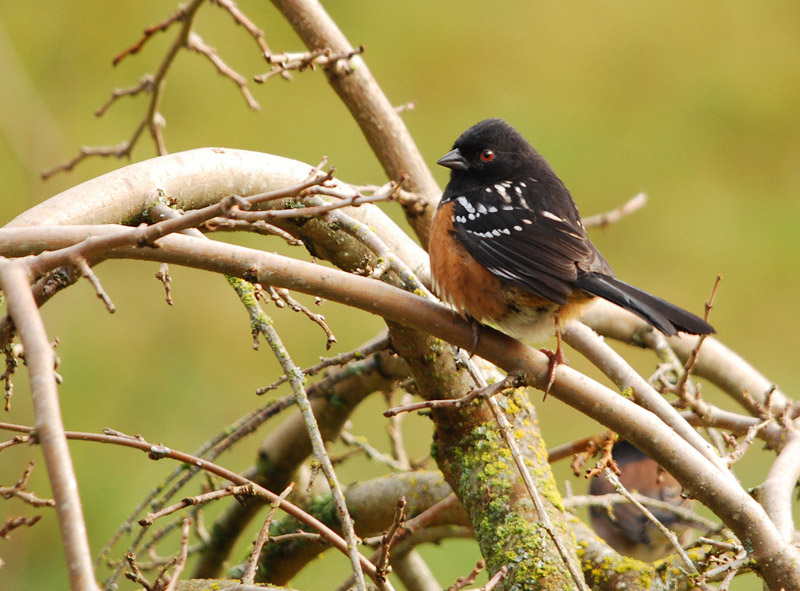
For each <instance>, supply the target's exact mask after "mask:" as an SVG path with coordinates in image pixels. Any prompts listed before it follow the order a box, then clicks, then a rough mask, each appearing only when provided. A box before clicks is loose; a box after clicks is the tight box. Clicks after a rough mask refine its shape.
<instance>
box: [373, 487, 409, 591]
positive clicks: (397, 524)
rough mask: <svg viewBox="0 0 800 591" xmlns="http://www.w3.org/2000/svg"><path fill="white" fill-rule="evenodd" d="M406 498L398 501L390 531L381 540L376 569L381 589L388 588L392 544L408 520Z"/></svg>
mask: <svg viewBox="0 0 800 591" xmlns="http://www.w3.org/2000/svg"><path fill="white" fill-rule="evenodd" d="M405 508H406V498H405V497H400V498H399V499H397V503H396V504H395V508H394V518H393V519H392V524H391V525H390V526H389V529H388V530H386V533H385V534H384V535H383V538H382V539H381V547H380V550H379V552H378V559H377V560H376V561H375V569H376V571H377V573H378V580H379V583H378V587H380V588H381V589H385V588H386V582H387V580H388V577H389V571H390V570H391V569H390V568H389V554H390V551H391V547H392V544H393V543H394V539H395V537H396V536H397V531H398V529H399V528H401V527H402V526H403V523H405V520H406V513H405Z"/></svg>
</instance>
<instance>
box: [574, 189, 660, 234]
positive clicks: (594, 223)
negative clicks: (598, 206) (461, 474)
mask: <svg viewBox="0 0 800 591" xmlns="http://www.w3.org/2000/svg"><path fill="white" fill-rule="evenodd" d="M645 205H647V194H646V193H639V194H637V195H635V196H633V197H632V198H631V199H630V200H628V201H627V202H626V203H624V204H622V205H620V206H619V207H618V208H616V209H613V210H611V211H609V212H606V213H601V214H598V215H592V216H589V217H587V218H583V220H581V221H582V222H583V225H584V227H586V228H595V227H599V228H601V229H605V228H607V227H608V226H610V225H611V224H614V223H616V222H618V221H619V220H621V219H622V218H624V217H627V216H629V215H630V214H632V213H634V212H635V211H637V210H639V209H641V208H643V207H644V206H645Z"/></svg>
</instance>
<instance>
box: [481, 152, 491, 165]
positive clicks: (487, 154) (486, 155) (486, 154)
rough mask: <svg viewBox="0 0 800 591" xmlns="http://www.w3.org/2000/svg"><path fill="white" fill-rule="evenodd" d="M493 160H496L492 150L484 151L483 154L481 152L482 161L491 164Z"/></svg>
mask: <svg viewBox="0 0 800 591" xmlns="http://www.w3.org/2000/svg"><path fill="white" fill-rule="evenodd" d="M492 159H494V152H492V151H491V150H484V151H483V152H481V160H483V161H484V162H489V161H491V160H492Z"/></svg>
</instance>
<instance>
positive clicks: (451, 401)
mask: <svg viewBox="0 0 800 591" xmlns="http://www.w3.org/2000/svg"><path fill="white" fill-rule="evenodd" d="M519 385H520V381H519V378H518V377H516V376H507V377H506V378H505V379H504V380H501V381H499V382H495V383H494V384H491V385H489V386H484V387H483V388H476V389H475V390H472V391H471V392H469V393H468V394H465V395H464V396H462V397H461V398H441V399H437V400H423V401H422V402H414V403H411V404H404V405H402V406H397V407H395V408H390V409H388V410H385V411H383V416H385V417H387V418H388V417H393V416H395V415H398V414H400V413H404V412H413V411H415V410H423V409H429V408H449V407H453V408H463V407H464V406H466V405H467V404H469V403H470V402H472V401H473V400H475V399H476V398H487V399H488V398H491V397H492V396H494V395H495V394H498V393H500V392H502V391H503V390H506V389H508V388H516V387H518V386H519Z"/></svg>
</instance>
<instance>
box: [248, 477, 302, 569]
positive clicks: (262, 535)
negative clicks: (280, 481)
mask: <svg viewBox="0 0 800 591" xmlns="http://www.w3.org/2000/svg"><path fill="white" fill-rule="evenodd" d="M293 490H294V482H292V483H290V484H289V486H287V487H286V488H285V489H284V490H283V492H282V493H281V494H280V496H279V497H278V499H277V500H275V501H273V502H272V507H270V510H269V513H267V518H266V519H265V520H264V525H262V526H261V531H259V532H258V537H257V538H256V541H255V542H253V551H252V552H251V553H250V556H249V557H248V559H247V565H246V566H245V569H244V574H243V575H242V583H243V584H245V585H249V584H251V583H253V582H254V581H255V578H256V570H258V557H259V556H260V555H261V549H262V548H263V547H264V544H265V543H266V542H267V540H268V539H269V528H270V527H271V525H272V519H273V517H275V512H276V511H277V510H278V508H280V506H281V502H282V501H283V500H284V499H285V498H286V497H288V496H289V493H291V492H292V491H293Z"/></svg>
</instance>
